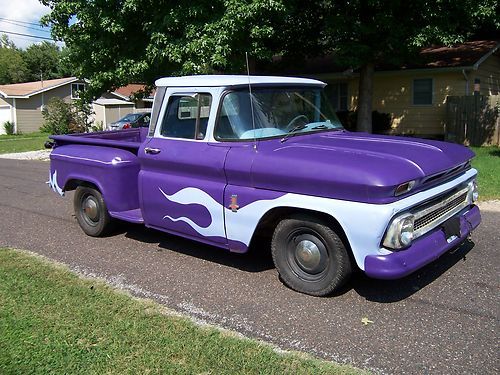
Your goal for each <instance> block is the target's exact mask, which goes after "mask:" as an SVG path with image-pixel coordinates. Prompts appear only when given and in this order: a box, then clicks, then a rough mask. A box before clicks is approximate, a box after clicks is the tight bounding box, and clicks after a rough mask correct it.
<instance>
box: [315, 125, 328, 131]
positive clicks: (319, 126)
mask: <svg viewBox="0 0 500 375" xmlns="http://www.w3.org/2000/svg"><path fill="white" fill-rule="evenodd" d="M312 129H313V130H316V129H330V127H329V126H326V125H324V124H321V125H317V126H315V127H313V128H312Z"/></svg>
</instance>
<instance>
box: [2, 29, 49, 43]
mask: <svg viewBox="0 0 500 375" xmlns="http://www.w3.org/2000/svg"><path fill="white" fill-rule="evenodd" d="M0 33H5V34H12V35H19V36H28V37H30V38H34V39H43V40H51V41H53V42H55V40H54V39H52V38H46V37H44V36H36V35H29V34H22V33H15V32H13V31H5V30H0Z"/></svg>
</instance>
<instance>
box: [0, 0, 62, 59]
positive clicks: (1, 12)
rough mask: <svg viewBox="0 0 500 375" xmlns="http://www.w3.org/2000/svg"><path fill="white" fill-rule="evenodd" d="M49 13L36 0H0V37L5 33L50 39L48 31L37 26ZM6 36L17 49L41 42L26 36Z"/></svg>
mask: <svg viewBox="0 0 500 375" xmlns="http://www.w3.org/2000/svg"><path fill="white" fill-rule="evenodd" d="M49 12H50V9H49V8H47V7H45V6H43V5H42V4H40V2H39V1H38V0H0V35H1V34H4V33H5V32H6V31H7V32H14V33H18V34H27V35H34V36H38V37H44V38H50V37H51V36H50V29H49V28H46V27H44V28H42V27H41V26H40V25H39V21H40V18H41V17H42V16H43V15H45V14H47V13H49ZM7 35H8V37H9V39H10V40H12V41H13V42H14V43H15V44H16V46H17V47H19V48H23V49H25V48H26V47H28V46H29V45H31V44H33V43H40V42H41V41H42V39H36V38H32V37H27V36H20V35H14V34H8V33H7ZM58 44H59V45H61V43H58Z"/></svg>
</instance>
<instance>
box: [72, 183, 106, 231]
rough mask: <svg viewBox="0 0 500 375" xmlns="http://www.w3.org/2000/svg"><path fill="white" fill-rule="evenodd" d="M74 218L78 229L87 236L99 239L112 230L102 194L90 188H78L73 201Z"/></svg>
mask: <svg viewBox="0 0 500 375" xmlns="http://www.w3.org/2000/svg"><path fill="white" fill-rule="evenodd" d="M73 207H74V209H75V216H76V220H77V221H78V224H79V225H80V228H82V230H83V231H84V232H85V233H86V234H87V235H89V236H92V237H100V236H104V235H106V234H107V233H109V232H110V230H111V229H112V218H111V216H109V212H108V209H107V208H106V203H104V199H103V197H102V194H101V193H100V192H99V191H98V190H96V189H93V188H91V187H87V186H78V187H77V188H76V192H75V198H74V200H73Z"/></svg>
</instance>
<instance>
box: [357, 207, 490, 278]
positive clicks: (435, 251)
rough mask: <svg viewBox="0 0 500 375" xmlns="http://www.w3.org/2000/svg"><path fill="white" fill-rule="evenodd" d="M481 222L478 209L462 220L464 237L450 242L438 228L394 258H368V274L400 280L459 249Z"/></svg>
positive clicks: (461, 225)
mask: <svg viewBox="0 0 500 375" xmlns="http://www.w3.org/2000/svg"><path fill="white" fill-rule="evenodd" d="M480 223H481V214H480V212H479V208H478V207H477V206H473V207H472V208H471V209H470V211H468V212H467V213H465V214H464V215H463V216H461V217H460V230H461V233H462V236H461V237H460V238H457V239H455V240H454V241H452V242H450V243H448V242H447V241H446V238H445V235H444V231H443V230H442V229H440V228H437V229H435V230H434V231H432V232H431V233H430V234H428V235H426V236H424V237H422V238H420V239H418V240H417V241H415V243H414V244H413V245H412V246H411V247H410V248H409V249H405V250H403V251H399V252H394V253H392V254H390V255H369V256H367V257H366V258H365V273H366V274H367V275H368V276H370V277H373V278H375V279H387V280H392V279H399V278H402V277H404V276H407V275H409V274H411V273H413V272H415V271H416V270H418V269H419V268H422V267H423V266H425V265H427V264H429V263H431V262H432V261H434V260H436V259H438V258H439V257H440V256H441V255H443V254H444V253H446V252H447V251H449V250H451V249H453V248H454V247H457V246H458V245H460V244H461V243H462V242H464V241H465V239H466V238H467V237H468V236H469V234H470V233H471V232H472V230H473V229H475V228H477V226H478V225H479V224H480Z"/></svg>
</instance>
